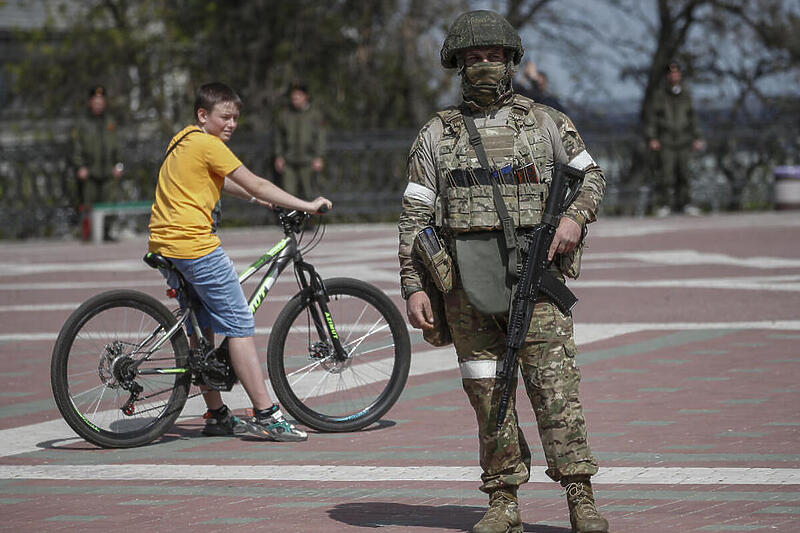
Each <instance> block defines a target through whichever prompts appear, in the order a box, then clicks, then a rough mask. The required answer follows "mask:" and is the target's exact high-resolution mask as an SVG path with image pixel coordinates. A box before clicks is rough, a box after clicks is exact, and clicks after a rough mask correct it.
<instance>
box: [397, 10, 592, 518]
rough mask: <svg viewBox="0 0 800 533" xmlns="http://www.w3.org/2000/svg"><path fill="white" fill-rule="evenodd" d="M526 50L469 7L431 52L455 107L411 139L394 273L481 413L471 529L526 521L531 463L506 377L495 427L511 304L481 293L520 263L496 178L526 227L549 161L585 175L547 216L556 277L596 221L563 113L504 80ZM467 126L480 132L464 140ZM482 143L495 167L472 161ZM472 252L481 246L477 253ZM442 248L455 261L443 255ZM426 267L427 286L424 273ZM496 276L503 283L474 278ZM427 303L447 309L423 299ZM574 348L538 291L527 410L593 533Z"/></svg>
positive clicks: (572, 269) (574, 263) (526, 369)
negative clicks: (447, 71)
mask: <svg viewBox="0 0 800 533" xmlns="http://www.w3.org/2000/svg"><path fill="white" fill-rule="evenodd" d="M522 54H523V48H522V44H521V41H520V37H519V35H518V34H517V32H516V30H515V29H514V28H513V27H512V26H511V24H509V22H508V21H506V20H505V19H504V18H503V17H502V16H500V15H499V14H497V13H495V12H493V11H471V12H468V13H464V14H462V15H461V16H459V17H458V18H457V19H456V20H455V22H454V23H453V25H452V26H451V27H450V30H449V32H448V34H447V37H446V38H445V41H444V45H443V47H442V50H441V62H442V66H444V67H445V68H452V69H456V68H457V69H458V74H459V75H460V77H461V93H462V97H463V103H462V104H461V105H460V106H458V107H451V108H448V109H446V110H444V111H440V112H439V113H437V114H436V116H435V117H434V118H432V119H431V120H430V121H429V122H428V123H427V124H425V126H423V128H422V129H421V130H420V132H419V134H418V135H417V138H416V139H415V141H414V144H413V145H412V147H411V150H410V153H409V156H408V170H407V173H408V181H409V183H408V186H407V188H406V190H405V192H404V194H403V203H402V212H401V215H400V221H399V224H398V227H399V233H400V235H399V241H400V245H399V253H398V255H399V259H400V283H401V289H402V295H403V297H404V298H405V299H406V300H407V301H406V312H407V315H408V319H409V322H410V323H411V325H412V326H414V327H416V328H421V329H423V331H424V332H425V335H424V336H425V338H426V340H428V341H429V342H431V343H432V344H435V345H444V344H446V343H448V342H450V340H452V342H453V343H454V344H455V349H456V354H457V355H458V362H459V368H460V370H461V377H462V386H463V388H464V391H465V392H466V393H467V396H468V398H469V401H470V404H471V405H472V407H473V409H474V410H475V414H476V418H477V423H478V438H479V442H480V465H481V468H482V469H483V474H482V475H481V480H482V482H483V484H482V485H481V490H482V491H483V492H485V493H487V494H488V495H489V509H488V511H487V512H486V514H485V516H484V517H483V518H482V519H481V520H480V521H479V522H478V523H477V524H476V525H475V527H474V528H473V532H474V533H507V532H521V531H522V530H523V526H522V518H521V516H520V512H519V504H518V500H517V488H518V487H519V485H521V484H523V483H525V482H527V481H528V479H529V478H530V466H531V451H530V449H529V447H528V444H527V442H526V440H525V436H524V435H523V433H522V430H521V428H520V427H519V424H518V419H517V412H516V408H515V406H514V403H515V402H514V398H515V397H516V392H515V391H516V380H515V381H514V382H513V388H512V392H511V398H510V400H509V404H508V411H507V416H506V417H505V419H504V421H503V424H502V427H501V428H500V430H499V431H498V430H497V429H496V423H497V420H498V417H497V412H498V401H499V397H500V393H501V391H502V389H503V380H501V379H498V378H497V368H498V364H499V365H500V366H501V367H502V359H503V357H504V355H505V353H506V335H507V331H508V304H509V302H508V300H507V299H505V297H500V298H499V299H498V298H495V299H494V301H491V302H489V300H492V299H493V296H494V297H497V296H500V295H499V294H495V293H501V294H502V293H503V287H505V286H508V285H507V283H506V282H507V281H508V280H509V276H511V272H512V271H513V272H516V268H515V266H514V264H512V257H515V256H512V254H511V253H510V252H509V249H510V247H509V246H508V245H507V244H508V243H507V242H506V241H504V238H506V236H505V235H504V234H503V232H502V231H500V220H499V215H498V211H500V208H498V207H497V205H498V203H499V202H497V200H494V202H493V195H492V190H493V188H494V185H492V181H494V182H495V184H496V185H497V187H498V188H499V189H500V191H501V195H502V197H504V198H506V199H507V204H506V207H505V210H507V211H508V215H509V216H510V218H511V219H512V220H513V222H514V226H515V227H516V228H517V229H523V230H524V229H525V228H533V227H535V226H536V225H537V224H538V223H539V222H540V220H541V216H542V201H543V198H545V197H546V195H547V191H548V188H549V184H550V182H551V179H552V172H553V167H554V164H555V162H560V163H564V164H569V165H570V166H572V167H575V168H577V169H580V170H584V171H586V178H585V180H584V183H583V186H582V187H581V189H580V193H579V194H578V196H577V198H576V199H575V201H574V202H573V203H572V204H571V206H570V207H569V209H568V210H567V211H566V213H565V215H564V216H563V217H562V218H561V219H560V221H558V222H557V224H558V227H557V229H556V232H555V237H554V238H553V242H552V245H551V247H550V250H549V257H550V259H552V260H553V261H552V268H553V270H554V272H553V274H554V275H555V276H557V277H559V278H560V279H562V280H563V279H564V276H569V277H576V276H577V275H578V271H579V264H580V255H581V250H582V247H583V237H584V235H585V231H584V230H585V226H586V225H587V224H588V223H590V222H593V221H594V220H595V217H596V213H597V209H598V207H599V204H600V201H601V199H602V197H603V193H604V191H605V178H604V177H603V173H602V171H601V170H600V168H599V167H598V166H597V164H596V163H595V162H594V160H593V159H592V157H591V156H590V155H589V153H588V152H587V151H586V149H585V147H584V144H583V141H582V140H581V138H580V135H578V132H577V131H576V130H575V126H574V125H573V124H572V122H571V121H570V120H569V118H568V117H567V116H566V115H564V114H563V113H559V112H558V111H556V110H554V109H552V108H550V107H547V106H544V105H541V104H537V103H535V102H533V101H531V100H530V99H528V98H525V97H524V96H520V95H515V94H514V93H513V89H512V87H511V79H512V77H513V74H514V70H515V67H516V65H518V64H519V62H520V59H521V58H522ZM472 126H475V130H476V133H477V134H478V137H479V139H478V142H474V141H472V140H471V137H475V134H474V133H473V134H472V135H470V133H469V131H468V128H471V127H472ZM479 145H483V146H484V148H485V152H486V159H487V160H488V161H489V163H488V164H489V165H491V166H492V167H493V168H492V169H487V168H484V165H482V164H481V162H480V161H479V158H478V155H477V151H476V148H475V147H476V146H479ZM503 216H504V217H505V215H503ZM428 225H431V226H433V227H435V228H436V231H437V233H438V235H439V237H440V238H441V241H442V244H441V248H438V251H437V252H436V254H435V255H434V260H433V261H426V259H425V257H426V256H425V255H423V254H421V253H420V252H419V250H420V244H419V243H420V242H423V241H424V242H427V243H428V244H430V243H431V242H433V243H434V246H433V248H434V249H436V248H437V246H435V244H436V240H435V239H433V240H429V239H427V238H425V239H423V238H422V237H423V236H428V235H430V232H429V229H430V228H427V229H425V228H426V226H428ZM511 238H513V235H512V236H511ZM493 239H494V240H493ZM483 242H487V243H489V244H490V246H488V247H484V245H483ZM495 243H496V244H498V245H499V246H495ZM423 247H425V246H423ZM479 248H480V249H482V250H488V253H485V254H484V255H482V256H481V257H480V259H481V260H478V259H477V258H478V257H479V254H478V253H476V252H477V251H478V250H479ZM442 249H443V250H445V251H446V252H447V253H446V254H444V255H448V254H449V256H450V258H452V262H451V263H448V258H447V257H441V255H442V253H441V250H442ZM420 256H422V259H421V260H420ZM495 259H497V261H495ZM448 264H449V266H445V268H441V267H442V266H443V265H448ZM423 265H426V266H427V268H426V266H423ZM431 265H433V268H432V267H431ZM487 265H494V266H491V267H490V266H487ZM507 272H508V274H507ZM432 277H433V278H434V280H435V284H436V286H435V287H434V286H432V284H431V283H429V282H428V280H430V279H431V278H432ZM498 278H499V280H500V282H499V283H486V284H482V283H481V282H480V281H478V282H475V281H474V280H476V279H478V280H489V279H491V280H492V281H494V279H498ZM471 280H472V281H471ZM486 285H491V288H487V287H486ZM495 287H500V290H499V291H495V290H494V288H495ZM432 299H433V300H434V301H439V302H441V301H443V305H436V304H434V305H432ZM442 325H444V329H442ZM432 332H436V334H435V335H431V333H432ZM576 353H577V348H576V346H575V342H574V338H573V324H572V316H571V315H570V314H569V312H567V313H563V312H562V311H561V310H560V309H559V308H558V307H557V306H556V305H555V304H554V302H553V301H552V300H550V299H549V298H546V297H544V298H541V299H540V300H538V301H537V303H536V306H535V308H534V310H533V318H532V320H531V323H530V325H529V328H528V331H527V335H526V339H525V343H524V344H523V346H522V348H520V350H519V352H518V362H519V368H520V370H521V371H522V376H523V379H524V383H525V389H526V391H527V393H528V398H529V400H530V402H531V405H532V406H533V409H534V412H535V414H536V422H537V424H538V427H539V435H540V438H541V441H542V446H543V448H544V454H545V458H546V460H547V470H546V473H547V475H548V476H549V477H550V478H551V479H553V480H554V481H558V482H560V483H561V484H562V486H563V487H564V488H565V491H566V496H567V503H568V506H569V514H570V522H571V523H572V528H573V531H574V532H579V533H588V532H599V533H602V532H606V531H608V522H607V521H606V520H605V518H603V517H602V516H601V515H600V513H599V512H598V510H597V507H596V505H595V500H594V494H593V492H592V486H591V483H590V477H591V476H592V475H593V474H595V473H596V472H597V463H596V461H595V459H594V457H593V456H592V454H591V451H590V449H589V442H588V437H587V431H586V423H585V419H584V415H583V407H582V405H581V402H580V400H579V398H578V383H579V381H580V372H579V370H578V367H577V364H576V361H575V356H576ZM516 375H517V374H516V370H515V371H514V376H516Z"/></svg>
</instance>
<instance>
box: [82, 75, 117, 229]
mask: <svg viewBox="0 0 800 533" xmlns="http://www.w3.org/2000/svg"><path fill="white" fill-rule="evenodd" d="M106 105H107V102H106V90H105V87H103V86H102V85H95V86H93V87H92V88H91V89H90V90H89V101H88V113H87V114H86V116H85V117H84V118H82V119H81V120H79V121H78V122H77V124H76V125H75V127H74V128H73V129H72V165H73V168H75V169H76V170H75V175H76V177H77V178H78V199H79V200H78V202H79V205H78V212H79V214H80V215H81V236H82V238H83V240H88V239H89V235H90V234H91V228H90V227H89V224H90V217H89V214H90V212H91V209H92V204H95V203H100V202H117V201H119V199H120V184H119V180H120V178H121V177H122V174H123V172H124V166H123V164H122V162H121V161H120V158H119V141H118V139H117V125H116V123H115V122H114V120H113V119H112V118H111V117H109V116H108V115H107V113H106ZM112 226H113V221H112V220H110V217H108V218H107V219H106V225H105V228H104V235H103V238H104V239H105V240H111V239H112V237H111V236H112V233H111V229H112Z"/></svg>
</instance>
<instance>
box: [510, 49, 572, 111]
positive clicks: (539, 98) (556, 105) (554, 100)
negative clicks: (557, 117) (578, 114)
mask: <svg viewBox="0 0 800 533" xmlns="http://www.w3.org/2000/svg"><path fill="white" fill-rule="evenodd" d="M522 79H523V81H524V82H525V84H524V85H523V86H522V87H519V88H517V89H516V90H515V92H516V93H518V94H521V95H522V96H527V97H528V98H530V99H531V100H533V101H534V102H538V103H540V104H544V105H546V106H548V107H552V108H553V109H555V110H556V111H561V112H562V113H566V112H567V110H566V109H565V108H564V106H563V105H562V104H561V102H560V101H559V100H558V97H557V96H556V95H555V94H553V93H552V92H550V80H549V79H548V77H547V74H545V73H544V72H542V71H541V70H539V69H538V68H537V66H536V63H534V62H533V61H530V60H528V61H525V65H524V67H523V68H522Z"/></svg>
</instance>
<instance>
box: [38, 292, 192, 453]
mask: <svg viewBox="0 0 800 533" xmlns="http://www.w3.org/2000/svg"><path fill="white" fill-rule="evenodd" d="M175 322H176V319H175V317H174V316H173V314H172V313H171V312H170V311H169V309H167V308H166V307H165V306H164V305H163V304H162V303H160V302H159V301H158V300H156V299H155V298H153V297H152V296H150V295H147V294H144V293H141V292H138V291H130V290H114V291H108V292H104V293H102V294H98V295H97V296H94V297H92V298H90V299H89V300H87V301H86V302H85V303H84V304H83V305H81V306H80V307H79V308H78V309H76V310H75V311H74V312H73V313H72V314H71V315H70V316H69V318H68V319H67V321H66V322H65V323H64V326H62V328H61V331H60V332H59V335H58V339H57V340H56V343H55V346H54V347H53V356H52V360H51V363H50V384H51V387H52V389H53V397H54V398H55V402H56V405H57V406H58V410H59V411H60V412H61V415H62V416H63V417H64V420H65V421H66V422H67V424H69V426H70V427H71V428H72V429H73V430H74V431H75V432H76V433H77V434H78V435H80V436H81V437H83V438H84V439H86V440H87V441H89V442H91V443H92V444H95V445H97V446H101V447H103V448H130V447H134V446H142V445H144V444H147V443H150V442H152V441H154V440H156V439H157V438H159V437H161V436H162V435H163V434H164V433H166V432H167V431H168V430H169V428H171V427H172V425H173V424H174V423H175V420H176V419H177V417H178V415H179V414H180V412H181V410H182V409H183V406H184V404H185V403H186V399H187V396H188V392H189V387H190V386H191V376H190V375H189V373H188V372H178V373H174V372H173V373H167V374H153V375H142V374H138V373H137V374H136V376H135V378H133V381H134V382H136V383H138V384H139V385H141V386H142V388H143V392H144V397H143V398H141V399H140V400H139V401H136V402H135V403H134V404H133V408H134V410H133V412H132V414H130V415H126V414H124V413H123V412H122V410H121V409H122V407H123V405H125V403H126V401H128V399H129V398H130V392H129V391H128V390H127V389H125V388H124V387H123V386H121V382H120V379H119V375H118V372H120V371H121V370H120V369H122V368H124V365H129V364H131V363H133V361H134V360H135V359H134V358H135V356H136V355H137V354H136V353H134V352H133V350H134V348H135V347H136V346H137V345H138V344H139V343H141V342H143V341H144V340H145V339H146V338H147V337H148V335H150V333H152V332H153V331H155V330H156V329H157V328H158V327H159V326H160V327H162V328H164V331H167V330H169V328H171V327H172V326H173V325H174V324H175ZM145 348H146V346H145ZM188 355H189V345H188V342H187V339H186V335H185V334H184V333H183V330H179V331H178V332H177V333H176V334H175V335H173V336H172V338H171V339H170V340H169V341H168V342H166V343H164V344H163V345H162V346H161V347H160V348H159V350H158V351H156V352H154V353H153V354H152V355H151V356H149V357H148V358H147V360H146V361H145V362H144V363H141V366H140V367H139V368H140V369H146V368H154V367H162V368H185V367H186V364H187V358H188ZM129 368H132V367H129ZM115 369H116V370H115Z"/></svg>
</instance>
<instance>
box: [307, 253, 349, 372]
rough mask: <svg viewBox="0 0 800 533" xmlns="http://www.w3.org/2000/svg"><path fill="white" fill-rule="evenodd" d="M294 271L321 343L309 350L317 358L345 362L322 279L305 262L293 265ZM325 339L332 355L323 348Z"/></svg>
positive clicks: (345, 353) (346, 356) (346, 357)
mask: <svg viewBox="0 0 800 533" xmlns="http://www.w3.org/2000/svg"><path fill="white" fill-rule="evenodd" d="M295 269H296V270H297V273H298V276H297V277H298V279H299V280H300V287H301V292H302V294H303V300H304V303H305V304H307V306H306V308H307V309H308V313H309V315H310V316H311V321H312V322H313V323H314V328H315V329H316V330H317V335H318V336H319V338H320V339H322V341H323V342H322V343H320V344H321V345H317V346H311V347H310V348H311V349H312V350H313V351H314V354H315V355H316V356H317V357H319V358H325V357H328V356H331V357H333V359H334V361H336V362H337V363H341V362H344V361H346V360H347V359H348V354H347V351H346V350H345V349H344V346H342V342H341V339H339V334H338V333H337V331H336V324H335V323H334V321H333V316H332V315H331V312H330V310H329V309H328V301H330V298H329V297H328V293H327V291H326V290H325V285H324V283H323V282H322V278H321V277H320V275H319V274H318V273H317V271H316V270H315V269H314V267H313V266H312V265H310V264H308V263H306V262H305V261H298V262H297V263H295ZM306 274H308V279H306ZM326 339H327V340H328V341H329V342H330V345H331V346H333V353H328V352H330V350H329V349H327V348H326V347H325V346H323V345H324V343H325V340H326Z"/></svg>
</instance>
